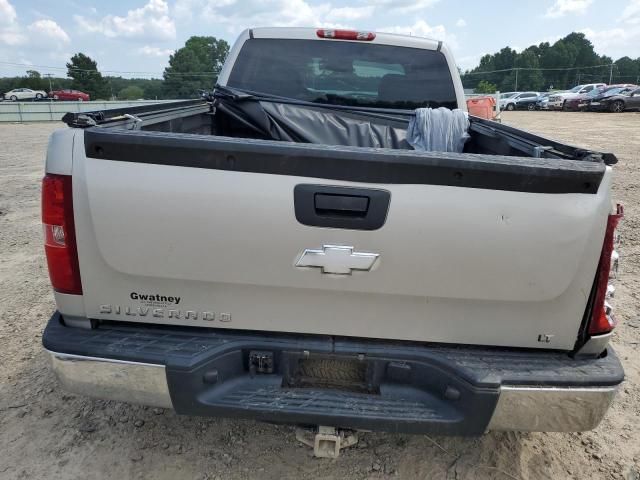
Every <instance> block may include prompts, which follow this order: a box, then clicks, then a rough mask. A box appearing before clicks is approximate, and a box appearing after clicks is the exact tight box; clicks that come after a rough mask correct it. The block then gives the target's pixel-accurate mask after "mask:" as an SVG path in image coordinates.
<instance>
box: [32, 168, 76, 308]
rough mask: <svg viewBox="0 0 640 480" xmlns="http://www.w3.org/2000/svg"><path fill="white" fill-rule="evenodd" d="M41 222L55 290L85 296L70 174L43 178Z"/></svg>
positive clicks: (50, 175) (51, 175) (49, 175)
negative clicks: (74, 221)
mask: <svg viewBox="0 0 640 480" xmlns="http://www.w3.org/2000/svg"><path fill="white" fill-rule="evenodd" d="M42 223H43V227H44V250H45V253H46V255H47V266H48V267H49V278H50V279H51V284H52V285H53V288H54V290H55V291H57V292H60V293H69V294H73V295H82V284H81V282H80V267H79V266H78V249H77V248H76V231H75V227H74V224H73V197H72V193H71V176H70V175H53V174H47V175H45V177H44V178H43V179H42Z"/></svg>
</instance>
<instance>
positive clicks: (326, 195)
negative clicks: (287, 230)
mask: <svg viewBox="0 0 640 480" xmlns="http://www.w3.org/2000/svg"><path fill="white" fill-rule="evenodd" d="M390 199H391V194H390V193H389V192H388V191H387V190H381V189H378V188H359V187H342V186H334V185H311V184H300V185H296V186H295V188H294V189H293V203H294V207H295V214H296V219H297V220H298V222H300V223H302V224H303V225H308V226H311V227H330V228H346V229H351V230H377V229H378V228H380V227H382V225H384V222H385V221H386V219H387V211H388V210H389V201H390Z"/></svg>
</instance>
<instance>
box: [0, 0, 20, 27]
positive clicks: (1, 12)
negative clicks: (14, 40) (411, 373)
mask: <svg viewBox="0 0 640 480" xmlns="http://www.w3.org/2000/svg"><path fill="white" fill-rule="evenodd" d="M17 18H18V15H17V14H16V9H15V8H13V5H11V4H10V3H9V0H0V25H11V24H12V23H14V22H15V21H16V19H17Z"/></svg>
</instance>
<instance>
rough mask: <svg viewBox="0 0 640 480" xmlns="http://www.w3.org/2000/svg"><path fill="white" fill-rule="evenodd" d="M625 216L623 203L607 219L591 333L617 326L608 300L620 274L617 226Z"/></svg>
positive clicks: (592, 311)
mask: <svg viewBox="0 0 640 480" xmlns="http://www.w3.org/2000/svg"><path fill="white" fill-rule="evenodd" d="M623 216H624V209H623V208H622V205H617V208H616V213H615V214H611V215H609V218H608V219H607V230H606V231H605V234H604V243H603V245H602V253H601V254H600V262H599V263H598V272H597V273H596V292H595V297H594V302H593V308H592V309H591V318H590V319H589V329H588V331H589V334H590V335H602V334H603V333H608V332H610V331H611V330H613V328H614V327H615V326H616V323H617V322H616V319H615V317H614V315H613V309H612V307H611V305H610V304H609V301H608V300H611V298H612V297H613V295H614V293H615V287H614V286H613V284H612V283H611V281H612V280H614V279H615V278H616V277H617V275H618V258H619V257H618V252H616V251H615V243H616V240H617V235H616V227H617V226H618V222H619V221H620V219H621V218H622V217H623Z"/></svg>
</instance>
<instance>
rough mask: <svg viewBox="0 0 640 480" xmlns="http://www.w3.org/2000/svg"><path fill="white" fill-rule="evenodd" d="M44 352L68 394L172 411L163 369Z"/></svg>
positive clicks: (150, 365)
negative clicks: (47, 354) (49, 358)
mask: <svg viewBox="0 0 640 480" xmlns="http://www.w3.org/2000/svg"><path fill="white" fill-rule="evenodd" d="M47 352H49V354H50V355H51V364H52V367H53V371H54V372H55V374H56V376H57V377H58V380H59V381H60V383H61V384H62V386H63V387H64V389H65V390H67V391H69V392H73V393H77V394H80V395H86V396H89V397H96V398H101V399H105V400H117V401H120V402H130V403H139V404H142V405H149V406H152V407H163V408H173V405H172V403H171V396H170V395H169V386H168V384H167V376H166V374H165V368H164V365H154V364H150V363H136V362H124V361H121V360H109V359H105V358H93V357H82V356H79V355H69V354H66V353H56V352H51V351H48V350H47Z"/></svg>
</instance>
